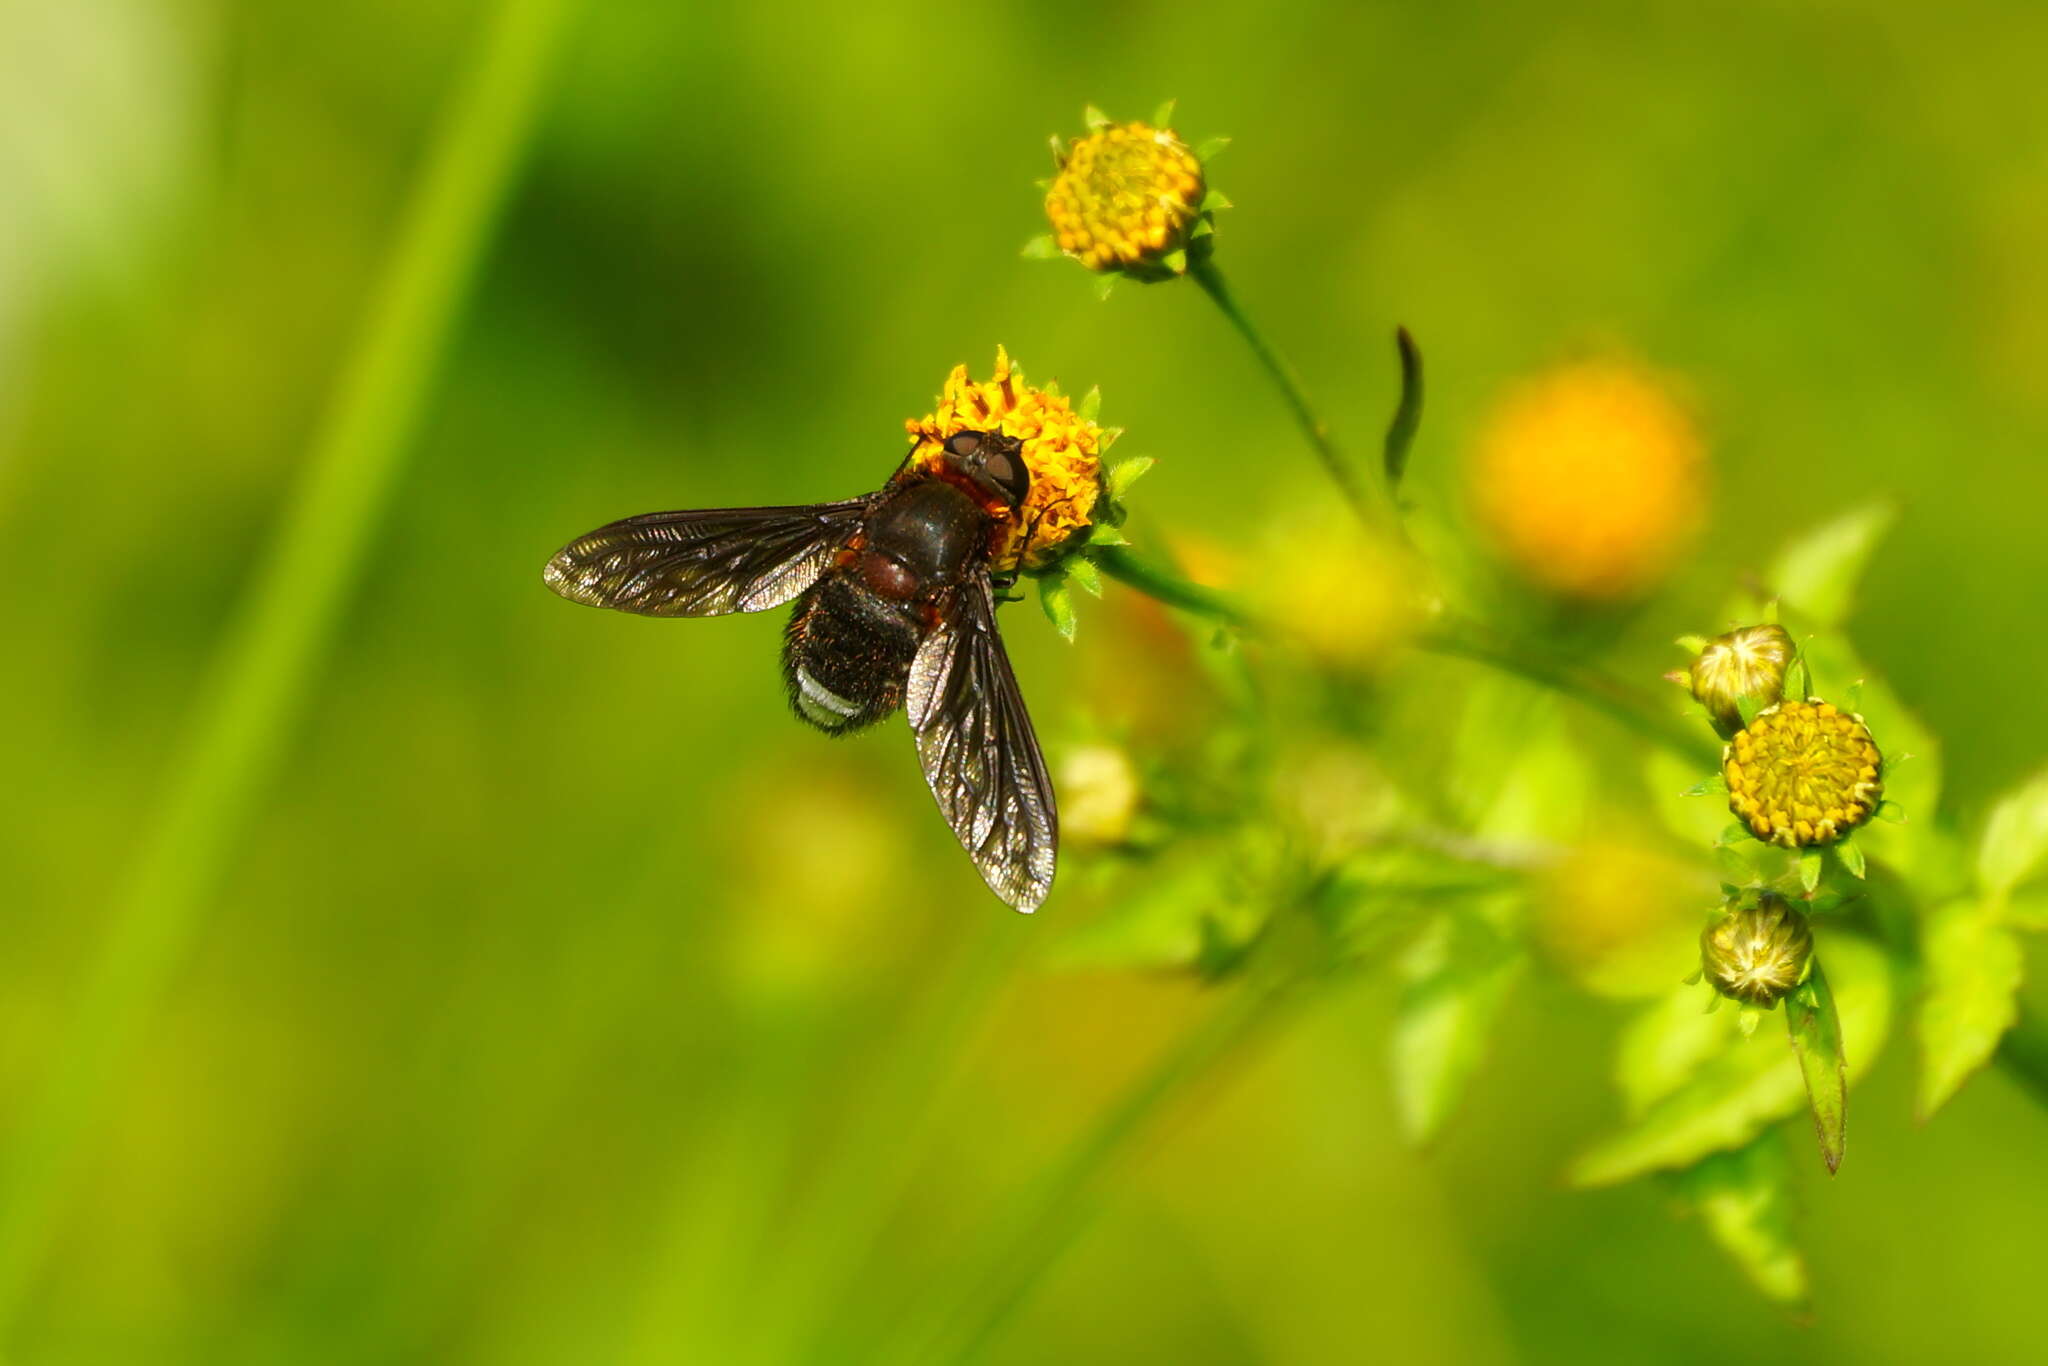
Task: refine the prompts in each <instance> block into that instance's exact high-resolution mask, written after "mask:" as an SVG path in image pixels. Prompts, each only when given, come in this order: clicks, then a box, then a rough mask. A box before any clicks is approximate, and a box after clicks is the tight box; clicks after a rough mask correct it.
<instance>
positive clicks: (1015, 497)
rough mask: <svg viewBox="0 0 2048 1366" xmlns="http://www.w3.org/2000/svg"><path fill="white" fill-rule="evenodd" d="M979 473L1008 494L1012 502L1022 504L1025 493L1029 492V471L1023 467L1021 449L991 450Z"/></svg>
mask: <svg viewBox="0 0 2048 1366" xmlns="http://www.w3.org/2000/svg"><path fill="white" fill-rule="evenodd" d="M981 473H982V476H983V477H984V478H986V479H987V480H988V481H989V482H990V483H991V484H994V485H995V486H996V487H997V488H999V489H1001V490H1002V491H1003V492H1004V493H1005V494H1007V495H1009V499H1010V501H1011V502H1012V503H1016V504H1019V505H1022V503H1023V502H1024V498H1025V495H1027V494H1028V493H1030V492H1031V472H1030V471H1029V470H1027V469H1025V468H1024V456H1023V453H1022V452H1021V451H991V452H990V453H989V457H988V459H987V460H985V461H983V462H982V466H981Z"/></svg>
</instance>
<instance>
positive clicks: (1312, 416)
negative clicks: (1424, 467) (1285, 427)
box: [1188, 261, 1393, 532]
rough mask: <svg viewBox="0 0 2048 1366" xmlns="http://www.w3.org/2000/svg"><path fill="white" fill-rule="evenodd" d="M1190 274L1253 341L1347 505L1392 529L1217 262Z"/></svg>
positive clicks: (1379, 527)
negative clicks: (1233, 293)
mask: <svg viewBox="0 0 2048 1366" xmlns="http://www.w3.org/2000/svg"><path fill="white" fill-rule="evenodd" d="M1188 276H1189V278H1191V279H1192V280H1194V282H1195V283H1196V284H1198V285H1200V286H1201V287H1202V292H1203V293H1205V294H1207V295H1208V296H1209V297H1210V298H1211V299H1213V300H1214V301H1215V303H1216V307H1217V308H1219V309H1221V310H1222V312H1223V316H1224V317H1225V318H1227V319H1229V320H1230V325H1231V326H1232V327H1235V328H1236V329H1237V334H1238V335H1239V336H1240V337H1243V338H1244V340H1245V344H1246V345H1247V346H1249V347H1251V349H1252V354H1253V355H1254V356H1256V357H1258V360H1259V364H1261V365H1263V366H1264V367H1265V368H1266V373H1267V375H1269V376H1271V377H1272V380H1273V383H1274V384H1275V385H1277V386H1278V387H1279V389H1280V394H1281V397H1283V398H1285V399H1286V400H1287V406H1288V408H1289V409H1290V410H1292V412H1293V413H1294V420H1295V422H1296V423H1297V424H1298V425H1299V426H1300V427H1301V431H1302V435H1304V436H1306V437H1307V438H1308V442H1309V445H1310V446H1312V447H1313V448H1314V449H1315V453H1316V458H1317V459H1318V460H1320V461H1321V462H1322V465H1323V470H1324V472H1325V473H1326V474H1328V475H1329V476H1330V479H1331V481H1332V482H1333V483H1335V484H1336V485H1337V489H1338V492H1340V493H1342V494H1343V495H1344V501H1345V502H1347V503H1349V504H1350V505H1351V510H1352V511H1353V512H1354V513H1356V514H1357V515H1358V519H1359V521H1361V522H1363V523H1365V525H1366V527H1367V528H1368V529H1370V530H1373V531H1382V532H1383V531H1388V530H1390V529H1391V528H1392V526H1393V518H1392V517H1391V515H1390V514H1389V512H1388V510H1387V508H1386V507H1385V506H1384V504H1383V502H1382V501H1381V500H1380V499H1378V498H1375V497H1374V495H1373V494H1372V493H1369V492H1368V491H1367V489H1366V486H1365V485H1364V484H1363V483H1362V482H1361V481H1360V480H1359V478H1358V473H1357V471H1355V470H1354V469H1352V467H1351V462H1350V461H1348V460H1347V459H1345V457H1344V455H1343V453H1342V452H1341V451H1339V450H1338V449H1337V443H1336V442H1334V441H1332V440H1331V439H1330V427H1329V424H1328V423H1326V422H1324V421H1323V419H1322V418H1321V417H1320V416H1318V415H1317V413H1316V410H1315V405H1314V404H1312V403H1310V402H1309V398H1308V394H1307V393H1306V392H1304V391H1303V389H1302V387H1301V381H1300V379H1298V378H1297V377H1296V376H1295V373H1294V367H1293V366H1291V365H1289V364H1288V363H1287V360H1286V358H1285V357H1283V356H1282V355H1281V354H1280V353H1279V352H1278V351H1276V350H1274V349H1273V345H1272V343H1271V342H1269V341H1267V340H1266V337H1265V334H1264V333H1263V332H1261V331H1259V329H1258V328H1257V326H1255V325H1254V324H1253V322H1252V320H1251V319H1250V318H1249V317H1247V316H1246V315H1245V311H1244V310H1243V309H1242V308H1240V307H1239V306H1238V303H1237V300H1236V299H1235V298H1233V297H1232V296H1231V293H1230V288H1229V286H1228V285H1226V284H1225V283H1224V282H1223V274H1222V272H1221V271H1219V270H1217V269H1216V265H1215V263H1214V262H1213V261H1200V262H1197V263H1195V264H1193V265H1190V266H1189V267H1188Z"/></svg>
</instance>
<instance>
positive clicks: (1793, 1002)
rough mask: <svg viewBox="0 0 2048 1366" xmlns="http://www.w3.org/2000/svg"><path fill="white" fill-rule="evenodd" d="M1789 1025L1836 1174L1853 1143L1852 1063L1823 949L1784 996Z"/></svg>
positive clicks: (1816, 1127)
mask: <svg viewBox="0 0 2048 1366" xmlns="http://www.w3.org/2000/svg"><path fill="white" fill-rule="evenodd" d="M1785 1028H1786V1029H1787V1031H1789V1032H1790V1034H1791V1035H1792V1052H1793V1054H1794V1055H1795V1056H1797V1057H1798V1059H1799V1071H1800V1074H1801V1075H1802V1076H1803V1077H1804V1078H1805V1080H1806V1103H1807V1105H1808V1107H1809V1108H1810V1109H1812V1111H1813V1132H1814V1136H1815V1137H1816V1138H1818V1139H1819V1140H1820V1158H1821V1161H1823V1162H1825V1163H1827V1164H1828V1174H1829V1175H1831V1176H1832V1175H1833V1174H1834V1173H1835V1172H1836V1171H1837V1170H1839V1169H1840V1168H1841V1165H1842V1153H1843V1151H1844V1150H1845V1149H1846V1148H1847V1147H1848V1143H1849V1063H1848V1060H1847V1059H1846V1058H1845V1057H1844V1056H1843V1053H1842V1020H1841V1016H1840V1015H1839V1014H1838V1013H1837V1011H1836V1010H1835V997H1834V993H1833V992H1831V991H1829V990H1828V978H1827V974H1826V973H1825V972H1823V971H1821V963H1820V956H1819V955H1818V954H1816V955H1814V959H1813V967H1812V969H1811V971H1809V972H1808V974H1807V977H1806V980H1805V981H1804V982H1802V983H1800V984H1799V986H1798V987H1797V988H1796V989H1794V991H1793V992H1792V994H1791V995H1790V996H1787V997H1786V998H1785Z"/></svg>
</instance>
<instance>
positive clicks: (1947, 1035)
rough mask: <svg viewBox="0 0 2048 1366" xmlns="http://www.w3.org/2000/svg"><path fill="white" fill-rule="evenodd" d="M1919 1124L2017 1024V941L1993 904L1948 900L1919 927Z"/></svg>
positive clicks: (1975, 1068)
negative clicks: (1920, 988)
mask: <svg viewBox="0 0 2048 1366" xmlns="http://www.w3.org/2000/svg"><path fill="white" fill-rule="evenodd" d="M1920 957H1921V976H1922V982H1923V985H1922V992H1921V997H1920V1010H1919V1020H1920V1053H1921V1069H1920V1089H1919V1096H1918V1099H1917V1101H1916V1106H1915V1108H1916V1109H1917V1111H1918V1113H1919V1115H1920V1118H1922V1119H1927V1118H1929V1117H1931V1116H1932V1115H1933V1114H1934V1112H1935V1111H1936V1110H1939V1109H1940V1108H1941V1107H1942V1106H1943V1105H1944V1104H1946V1103H1947V1102H1948V1099H1949V1097H1951V1096H1953V1095H1954V1094H1955V1093H1956V1092H1957V1091H1958V1090H1959V1089H1961V1087H1962V1084H1963V1083H1964V1082H1965V1081H1967V1080H1968V1079H1969V1077H1970V1074H1971V1073H1973V1072H1975V1071H1976V1070H1977V1069H1978V1068H1980V1067H1982V1066H1983V1065H1984V1064H1985V1063H1986V1062H1987V1061H1989V1060H1990V1058H1991V1055H1992V1053H1993V1052H1994V1051H1995V1050H1996V1049H1997V1048H1998V1041H1999V1040H2000V1039H2002V1038H2004V1037H2005V1031H2006V1030H2008V1029H2010V1028H2012V1025H2013V1022H2014V1021H2015V1020H2016V1019H2018V1018H2019V1005H2018V1000H2017V995H2018V992H2019V987H2020V975H2021V966H2022V965H2021V951H2020V943H2019V938H2018V936H2017V935H2015V934H2014V933H2013V931H2012V929H2011V927H2010V926H2008V925H2007V924H2006V923H2005V920H2004V918H2003V916H2002V915H2001V914H2000V908H1999V906H1998V904H1997V903H1996V902H1995V901H1992V900H1989V899H1986V900H1975V899H1965V900H1961V901H1951V902H1949V903H1947V904H1946V905H1943V906H1941V907H1938V908H1937V909H1936V910H1935V911H1934V912H1933V913H1932V914H1930V915H1928V917H1927V918H1926V920H1925V921H1924V922H1923V923H1922V925H1921V927H1920Z"/></svg>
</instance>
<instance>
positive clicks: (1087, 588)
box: [1066, 555, 1102, 598]
mask: <svg viewBox="0 0 2048 1366" xmlns="http://www.w3.org/2000/svg"><path fill="white" fill-rule="evenodd" d="M1066 571H1067V578H1068V579H1069V580H1070V581H1071V582H1073V583H1075V584H1077V585H1079V586H1080V588H1081V590H1082V591H1083V592H1085V593H1087V594H1088V595H1089V596H1090V597H1094V598H1099V597H1101V596H1102V571H1101V570H1100V569H1097V568H1096V567H1095V561H1093V560H1091V559H1088V558H1086V557H1084V556H1080V555H1076V556H1074V557H1072V558H1071V559H1069V560H1068V561H1067V562H1066Z"/></svg>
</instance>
